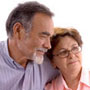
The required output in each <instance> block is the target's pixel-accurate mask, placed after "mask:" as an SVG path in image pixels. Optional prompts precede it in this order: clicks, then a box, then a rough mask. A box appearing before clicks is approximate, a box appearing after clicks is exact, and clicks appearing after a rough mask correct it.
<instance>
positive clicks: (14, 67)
mask: <svg viewBox="0 0 90 90" xmlns="http://www.w3.org/2000/svg"><path fill="white" fill-rule="evenodd" d="M13 48H14V47H13ZM55 75H56V71H55V70H54V69H53V68H52V66H51V64H50V62H49V60H48V59H47V58H46V59H45V60H44V62H43V64H41V65H38V64H36V63H34V62H29V63H28V64H27V67H26V69H24V68H23V67H22V66H21V65H20V64H18V63H17V62H15V61H14V60H13V59H12V58H11V57H10V56H9V52H8V44H7V41H5V42H4V41H2V42H0V90H44V89H43V88H44V85H45V84H46V82H47V81H48V80H50V79H52V78H53V77H54V76H55Z"/></svg>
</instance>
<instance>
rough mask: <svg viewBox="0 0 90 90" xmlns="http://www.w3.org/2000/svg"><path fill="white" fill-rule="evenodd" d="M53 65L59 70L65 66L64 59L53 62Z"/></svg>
mask: <svg viewBox="0 0 90 90" xmlns="http://www.w3.org/2000/svg"><path fill="white" fill-rule="evenodd" d="M54 63H55V65H56V66H57V67H58V68H60V69H62V68H64V67H66V64H67V62H66V59H58V60H54Z"/></svg>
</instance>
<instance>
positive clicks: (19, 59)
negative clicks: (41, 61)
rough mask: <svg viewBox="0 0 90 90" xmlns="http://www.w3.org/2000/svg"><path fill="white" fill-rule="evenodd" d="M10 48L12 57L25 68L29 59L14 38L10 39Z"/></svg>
mask: <svg viewBox="0 0 90 90" xmlns="http://www.w3.org/2000/svg"><path fill="white" fill-rule="evenodd" d="M8 50H9V55H10V57H12V58H13V60H15V61H16V62H17V63H19V64H20V65H21V66H23V67H24V68H25V67H26V65H27V61H28V60H27V59H26V57H25V56H24V55H22V54H21V53H20V51H19V49H18V48H17V45H16V43H15V42H14V41H13V40H8Z"/></svg>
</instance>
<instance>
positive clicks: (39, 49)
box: [36, 48, 48, 53]
mask: <svg viewBox="0 0 90 90" xmlns="http://www.w3.org/2000/svg"><path fill="white" fill-rule="evenodd" d="M36 50H38V51H41V52H45V53H46V52H47V51H48V49H46V48H37V49H36Z"/></svg>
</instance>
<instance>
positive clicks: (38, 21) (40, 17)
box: [32, 13, 54, 35]
mask: <svg viewBox="0 0 90 90" xmlns="http://www.w3.org/2000/svg"><path fill="white" fill-rule="evenodd" d="M53 28H54V25H53V20H52V18H51V17H50V16H48V15H46V14H43V13H36V14H35V15H34V17H33V20H32V31H33V32H34V31H35V32H48V33H50V35H52V34H53V33H54V30H53Z"/></svg>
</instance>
